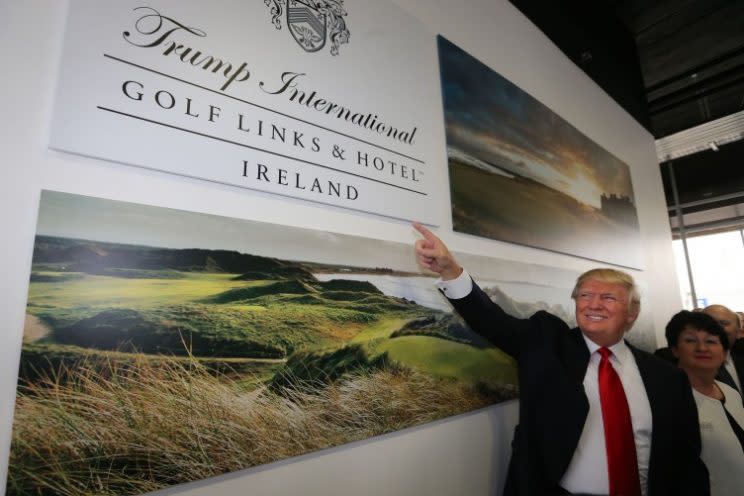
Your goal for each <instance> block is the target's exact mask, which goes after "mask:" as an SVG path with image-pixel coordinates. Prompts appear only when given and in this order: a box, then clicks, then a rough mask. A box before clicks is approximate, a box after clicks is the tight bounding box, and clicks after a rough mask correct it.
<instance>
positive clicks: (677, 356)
mask: <svg viewBox="0 0 744 496" xmlns="http://www.w3.org/2000/svg"><path fill="white" fill-rule="evenodd" d="M669 349H670V350H672V355H674V358H676V359H677V360H679V352H678V351H677V347H676V346H672V347H671V348H669Z"/></svg>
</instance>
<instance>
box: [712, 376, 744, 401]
mask: <svg viewBox="0 0 744 496" xmlns="http://www.w3.org/2000/svg"><path fill="white" fill-rule="evenodd" d="M716 386H718V388H719V389H720V390H721V392H722V393H723V395H724V396H725V397H726V401H729V400H730V399H731V398H738V399H737V401H738V402H739V403H741V396H739V391H737V390H736V389H734V388H732V387H731V386H729V385H728V384H726V383H725V382H721V381H718V380H717V381H716Z"/></svg>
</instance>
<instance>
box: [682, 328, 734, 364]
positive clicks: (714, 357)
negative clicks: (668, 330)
mask: <svg viewBox="0 0 744 496" xmlns="http://www.w3.org/2000/svg"><path fill="white" fill-rule="evenodd" d="M672 352H673V353H674V355H675V356H676V357H677V358H678V359H679V366H680V367H681V368H683V369H685V370H707V371H715V372H717V371H718V369H720V368H721V365H723V362H724V361H725V360H726V351H725V350H724V349H723V345H722V344H721V340H720V338H719V337H718V336H716V335H715V334H709V333H708V331H703V330H701V329H695V328H692V327H687V328H685V330H683V331H682V332H681V333H680V335H679V339H678V340H677V346H676V347H674V348H672Z"/></svg>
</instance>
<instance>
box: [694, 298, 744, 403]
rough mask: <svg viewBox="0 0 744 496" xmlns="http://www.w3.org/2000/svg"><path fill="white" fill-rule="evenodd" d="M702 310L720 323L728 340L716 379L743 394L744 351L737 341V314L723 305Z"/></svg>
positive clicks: (738, 324) (738, 328)
mask: <svg viewBox="0 0 744 496" xmlns="http://www.w3.org/2000/svg"><path fill="white" fill-rule="evenodd" d="M703 312H704V313H707V314H708V315H710V316H711V317H713V318H714V319H716V321H717V322H718V323H719V324H721V327H723V330H724V331H726V337H727V338H728V341H729V353H728V355H727V357H726V361H725V362H723V366H722V367H721V371H720V372H719V373H718V376H717V377H716V379H717V380H719V381H721V382H724V383H726V384H728V385H729V386H731V387H732V388H734V389H736V390H737V391H739V394H740V395H742V396H744V390H742V385H743V384H744V383H743V382H742V381H744V351H743V350H742V346H741V344H740V343H737V340H738V338H739V332H740V330H741V327H740V323H739V316H738V315H736V313H735V312H733V311H732V310H730V309H729V308H727V307H725V306H723V305H710V306H707V307H705V308H704V309H703Z"/></svg>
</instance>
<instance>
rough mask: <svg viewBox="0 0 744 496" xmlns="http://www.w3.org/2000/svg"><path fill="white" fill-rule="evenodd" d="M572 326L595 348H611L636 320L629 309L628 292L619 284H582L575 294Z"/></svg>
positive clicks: (599, 282) (585, 282)
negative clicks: (597, 346)
mask: <svg viewBox="0 0 744 496" xmlns="http://www.w3.org/2000/svg"><path fill="white" fill-rule="evenodd" d="M574 299H575V301H576V323H577V324H578V326H579V329H581V332H583V333H584V335H585V336H586V337H588V338H589V339H591V340H592V341H593V342H595V343H596V344H598V345H599V346H612V345H613V344H615V343H617V342H618V341H620V340H621V339H622V338H623V334H625V331H627V330H628V329H630V326H631V325H633V322H634V321H635V319H636V318H637V317H638V314H637V313H633V312H631V310H630V301H629V295H628V290H627V289H626V287H625V286H624V285H622V284H619V283H611V282H603V281H598V280H596V279H588V280H586V281H584V282H583V283H582V284H581V285H580V286H579V287H578V289H577V291H576V294H575V298H574Z"/></svg>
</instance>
